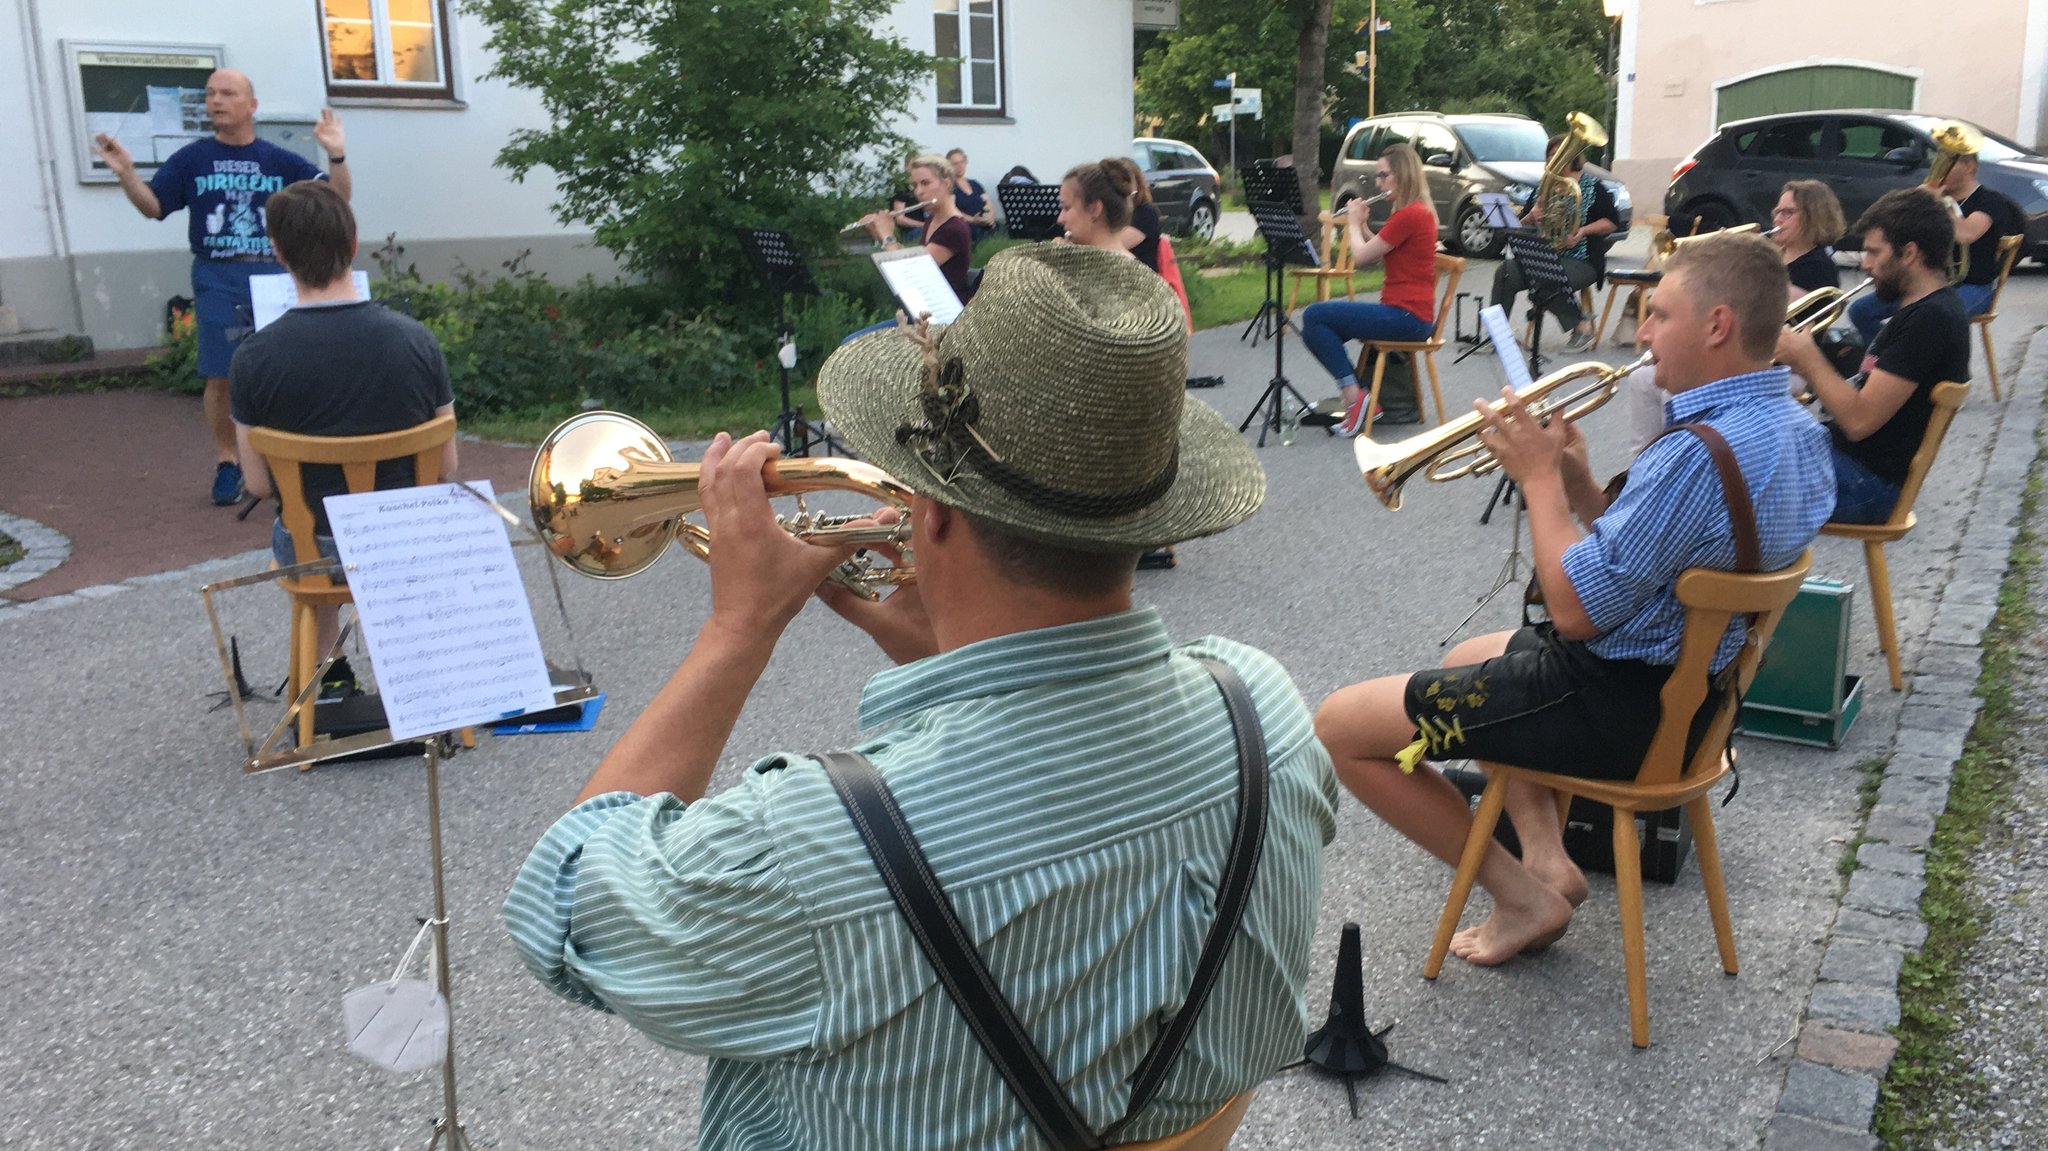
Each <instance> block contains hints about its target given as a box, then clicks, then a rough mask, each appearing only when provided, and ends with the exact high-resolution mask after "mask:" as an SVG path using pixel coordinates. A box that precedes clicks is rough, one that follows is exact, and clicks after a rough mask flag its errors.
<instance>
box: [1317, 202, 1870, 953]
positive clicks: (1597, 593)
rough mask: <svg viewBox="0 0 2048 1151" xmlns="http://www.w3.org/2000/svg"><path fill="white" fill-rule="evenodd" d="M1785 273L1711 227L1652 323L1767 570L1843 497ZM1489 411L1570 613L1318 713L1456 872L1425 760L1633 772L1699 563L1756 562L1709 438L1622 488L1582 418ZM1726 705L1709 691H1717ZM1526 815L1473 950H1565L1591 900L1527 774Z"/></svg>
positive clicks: (1733, 630) (1595, 773)
mask: <svg viewBox="0 0 2048 1151" xmlns="http://www.w3.org/2000/svg"><path fill="white" fill-rule="evenodd" d="M1785 282H1786V281H1785V270H1784V264H1783V261H1782V260H1781V259H1780V257H1779V256H1778V255H1777V254H1776V249H1775V247H1774V246H1773V245H1772V244H1771V243H1770V242H1769V241H1768V240H1764V239H1762V238H1760V237H1757V236H1744V235H1715V236H1708V237H1703V238H1701V239H1699V240H1697V241H1694V242H1690V243H1688V244H1686V245H1685V246H1684V247H1683V248H1682V249H1680V251H1679V252H1678V253H1676V254H1674V255H1673V256H1672V257H1671V259H1670V261H1669V262H1668V263H1666V265H1665V273H1664V278H1663V281H1662V282H1661V283H1660V284H1659V285H1658V287H1657V292H1656V295H1655V296H1654V297H1653V298H1652V299H1651V301H1650V316H1649V318H1648V319H1647V320H1645V321H1644V323H1643V338H1644V340H1645V341H1646V342H1647V343H1648V344H1649V345H1650V349H1651V351H1652V352H1654V353H1655V355H1656V362H1657V383H1658V386H1660V387H1662V388H1663V389H1664V390H1665V391H1666V392H1668V393H1670V398H1669V399H1668V400H1667V401H1666V404H1665V415H1666V417H1667V422H1668V423H1670V424H1674V425H1675V424H1683V423H1696V422H1703V423H1707V424H1710V425H1712V426H1713V428H1714V429H1715V430H1716V431H1718V432H1719V433H1720V434H1721V436H1722V438H1724V439H1725V440H1726V441H1727V442H1728V445H1729V447H1730V448H1732V449H1733V451H1734V455H1735V459H1736V463H1737V464H1738V466H1739V468H1740V470H1741V472H1742V475H1743V479H1744V481H1745V482H1746V483H1747V485H1748V487H1749V494H1750V500H1751V502H1752V504H1753V505H1754V507H1755V511H1756V526H1757V537H1758V541H1759V544H1760V550H1761V552H1762V566H1763V568H1764V569H1765V570H1771V569H1775V568H1780V567H1784V566H1785V565H1787V564H1789V563H1791V562H1792V561H1793V560H1794V559H1796V558H1797V557H1798V555H1799V553H1800V552H1801V551H1802V550H1804V549H1805V548H1806V546H1807V545H1808V544H1809V543H1810V542H1812V540H1813V537H1814V535H1815V534H1816V533H1817V532H1818V531H1819V529H1820V525H1821V524H1822V523H1824V522H1826V520H1827V518H1828V514H1829V512H1831V511H1832V510H1833V508H1834V498H1835V479H1834V469H1833V465H1832V462H1831V460H1830V457H1829V449H1828V437H1827V433H1826V432H1825V431H1824V430H1823V429H1822V428H1821V426H1820V425H1819V424H1818V423H1816V422H1815V421H1814V420H1813V419H1812V418H1811V417H1809V416H1808V415H1807V414H1806V413H1805V412H1804V411H1803V410H1802V409H1801V408H1800V407H1799V405H1798V403H1796V402H1795V401H1793V400H1792V399H1790V398H1789V397H1788V395H1787V382H1788V377H1787V374H1786V369H1784V368H1782V367H1773V366H1772V364H1771V359H1772V355H1773V353H1774V350H1775V348H1776V346H1777V338H1778V332H1779V330H1780V329H1781V328H1782V327H1783V326H1784V320H1785V291H1786V289H1785ZM1477 406H1478V408H1479V410H1480V411H1481V412H1482V413H1484V414H1485V417H1486V427H1485V428H1484V429H1483V430H1482V431H1481V433H1480V438H1481V439H1482V441H1483V442H1484V443H1485V444H1486V446H1487V447H1489V448H1491V449H1492V450H1493V451H1494V452H1495V453H1496V454H1497V455H1498V456H1499V458H1500V462H1501V466H1502V467H1503V468H1504V469H1505V470H1506V472H1507V474H1508V475H1509V476H1510V477H1511V478H1513V479H1514V481H1515V483H1516V484H1517V485H1518V486H1519V487H1520V488H1521V491H1522V496H1523V499H1524V501H1525V502H1526V506H1527V509H1528V516H1529V530H1530V536H1531V546H1532V548H1533V549H1534V552H1535V567H1536V578H1537V581H1538V582H1539V583H1540V584H1541V586H1542V591H1543V599H1544V603H1545V605H1546V606H1547V607H1548V609H1549V614H1550V620H1549V622H1546V623H1542V624H1538V625H1536V626H1534V627H1525V628H1522V629H1521V630H1519V631H1512V632H1499V633H1496V634H1493V635H1486V636H1479V637H1476V638H1474V639H1470V640H1467V641H1466V642H1464V643H1462V644H1459V645H1458V646H1457V647H1456V648H1454V649H1452V651H1451V653H1450V656H1449V658H1448V659H1447V660H1446V661H1445V667H1444V668H1443V669H1440V670H1434V671H1425V672H1418V673H1416V674H1414V675H1396V676H1388V677H1384V678H1381V679H1375V680H1369V681H1367V682H1365V683H1359V684H1353V685H1352V686H1350V687H1347V688H1344V689H1343V690H1341V691H1338V692H1336V693H1335V694H1333V695H1331V696H1330V698H1328V699H1327V700H1324V701H1323V705H1322V707H1321V708H1320V709H1319V710H1318V711H1317V713H1316V733H1317V735H1319V736H1320V737H1321V738H1322V740H1323V743H1324V744H1325V745H1326V746H1327V747H1328V748H1329V749H1330V754H1331V757H1332V758H1333V759H1334V760H1335V762H1336V767H1337V775H1338V778H1339V779H1341V780H1343V782H1344V784H1345V786H1347V787H1349V788H1350V789H1351V791H1352V793H1353V794H1355V795H1357V796H1358V798H1359V799H1360V800H1361V801H1363V802H1364V803H1365V805H1366V806H1367V807H1370V808H1371V809H1372V810H1373V811H1374V812H1375V813H1377V814H1378V815H1379V816H1380V818H1382V819H1384V820H1386V821H1387V822H1388V823H1389V824H1391V825H1392V826H1393V827H1394V829H1395V830H1397V831H1399V832H1400V833H1401V834H1403V835H1405V836H1407V837H1408V838H1409V839H1411V840H1413V841H1414V842H1416V843H1417V844H1419V845H1421V846H1422V847H1423V848H1425V849H1426V850H1428V851H1429V852H1430V853H1431V854H1433V855H1435V856H1436V857H1437V858H1438V859H1441V860H1443V861H1444V862H1445V863H1449V864H1453V865H1455V864H1456V863H1457V861H1458V856H1459V854H1460V852H1461V851H1462V850H1463V848H1464V845H1465V839H1466V836H1467V834H1468V833H1469V832H1470V830H1471V826H1472V818H1471V814H1470V812H1469V810H1468V809H1467V807H1466V802H1465V799H1464V797H1463V796H1462V795H1460V794H1459V792H1458V790H1457V788H1455V787H1454V786H1452V784H1451V783H1450V782H1449V781H1448V780H1446V779H1445V778H1444V777H1443V776H1442V775H1441V774H1439V773H1438V772H1436V771H1435V770H1432V769H1430V768H1428V767H1426V766H1420V765H1419V763H1418V761H1419V760H1423V759H1429V760H1444V759H1476V760H1481V761H1486V762H1494V763H1506V764H1512V765H1515V766H1518V767H1527V768H1531V769H1533V770H1538V771H1549V772H1557V773H1561V774H1567V775H1577V776H1582V777H1593V778H1620V779H1627V778H1633V777H1634V775H1635V773H1636V770H1637V768H1638V767H1639V766H1640V765H1641V762H1642V757H1643V754H1644V753H1645V752H1646V751H1647V750H1648V748H1649V743H1650V739H1651V737H1652V735H1653V734H1654V733H1655V731H1656V728H1657V722H1658V719H1659V717H1660V714H1661V706H1660V702H1659V693H1660V692H1661V691H1662V689H1663V686H1664V682H1665V680H1666V679H1668V678H1669V677H1670V675H1671V668H1672V665H1673V664H1674V663H1676V662H1677V659H1678V648H1679V641H1680V639H1681V638H1682V635H1683V631H1684V623H1685V610H1684V608H1683V606H1682V605H1680V604H1679V602H1678V599H1677V597H1676V595H1675V593H1674V589H1675V587H1676V584H1677V580H1678V576H1679V573H1681V572H1683V571H1684V570H1685V569H1687V568H1690V567H1708V568H1717V569H1721V570H1732V569H1734V567H1735V566H1736V562H1735V536H1734V530H1733V527H1732V525H1731V523H1730V521H1729V515H1728V510H1727V507H1726V505H1725V503H1724V502H1723V497H1722V488H1721V481H1720V476H1719V473H1718V471H1717V470H1716V468H1715V465H1714V461H1713V457H1712V455H1711V454H1710V452H1709V450H1708V448H1707V447H1706V445H1705V444H1704V443H1703V442H1702V441H1701V440H1699V439H1698V438H1697V437H1695V436H1692V435H1673V436H1666V437H1664V438H1662V439H1660V440H1657V441H1656V442H1654V443H1652V444H1651V445H1650V446H1649V447H1647V448H1645V449H1644V450H1643V452H1642V454H1641V455H1639V456H1637V457H1636V459H1635V462H1634V464H1633V465H1632V466H1631V467H1630V469H1629V478H1628V483H1627V486H1626V487H1625V488H1624V489H1623V490H1622V492H1621V493H1620V494H1619V495H1618V496H1615V497H1614V498H1613V500H1612V502H1611V503H1610V502H1609V500H1608V497H1607V495H1606V494H1605V493H1604V492H1603V490H1602V488H1601V485H1600V484H1599V483H1597V482H1596V481H1595V480H1594V479H1593V475H1592V472H1591V471H1590V470H1589V468H1588V466H1587V462H1586V445H1585V440H1584V439H1583V438H1582V437H1581V435H1580V433H1579V431H1578V429H1577V428H1576V427H1575V426H1573V425H1571V424H1569V423H1566V422H1565V421H1563V420H1553V421H1550V424H1549V426H1548V427H1545V426H1543V425H1542V424H1541V423H1540V422H1539V421H1537V420H1536V419H1533V418H1531V417H1530V415H1529V412H1528V409H1527V408H1526V407H1525V406H1524V405H1523V404H1522V403H1521V402H1520V401H1519V400H1517V399H1515V398H1514V397H1513V396H1512V394H1509V395H1507V396H1506V397H1505V399H1504V403H1503V405H1502V407H1501V409H1500V410H1499V411H1495V410H1494V409H1493V408H1492V407H1490V406H1488V405H1485V404H1479V405H1477ZM1580 525H1584V530H1583V531H1582V530H1581V526H1580ZM1745 626H1746V624H1745V623H1744V621H1741V620H1736V621H1734V622H1732V623H1731V624H1730V625H1729V630H1728V634H1727V635H1725V636H1724V637H1722V641H1721V645H1720V647H1719V649H1718V650H1717V651H1716V652H1715V657H1714V661H1713V667H1714V670H1716V671H1718V670H1720V668H1721V667H1722V666H1723V665H1725V664H1726V663H1727V662H1728V661H1729V660H1730V659H1733V658H1734V656H1735V653H1736V651H1737V650H1738V649H1739V648H1740V647H1741V643H1742V634H1743V628H1744V627H1745ZM1713 702H1714V697H1713V695H1712V693H1710V695H1709V703H1708V704H1707V705H1706V706H1709V707H1711V706H1713ZM1507 810H1508V814H1509V816H1510V817H1511V818H1512V819H1513V820H1514V825H1515V832H1516V834H1517V836H1519V837H1520V839H1521V843H1522V858H1521V859H1520V860H1517V859H1516V858H1515V857H1514V856H1512V855H1510V854H1508V852H1507V851H1506V850H1504V849H1503V848H1502V847H1501V846H1500V845H1499V844H1498V843H1495V844H1493V845H1491V847H1490V848H1489V849H1488V853H1487V857H1486V860H1485V862H1484V864H1482V865H1481V867H1480V871H1479V883H1480V885H1481V886H1482V887H1484V888H1486V890H1487V892H1488V893H1489V894H1490V895H1492V897H1493V914H1492V916H1491V917H1489V918H1488V919H1487V920H1486V922H1484V923H1482V924H1481V925H1480V926H1478V927H1476V928H1473V929H1470V930H1468V931H1464V932H1460V933H1459V934H1458V936H1457V937H1456V938H1455V939H1454V940H1453V942H1452V944H1451V950H1452V951H1454V952H1456V953H1457V954H1458V955H1460V956H1462V957H1463V958H1464V959H1466V960H1468V961H1470V962H1472V963H1477V964H1495V963H1501V962H1504V961H1506V960H1507V959H1510V958H1512V957H1514V956H1515V955H1518V954H1520V953H1522V952H1523V951H1525V950H1530V949H1534V948H1539V947H1542V946H1544V945H1546V944H1548V943H1550V942H1551V941H1553V940H1555V939H1556V938H1557V937H1558V936H1559V935H1561V934H1563V932H1564V929H1565V927H1566V925H1567V924H1569V923H1570V922H1571V917H1572V911H1573V909H1574V908H1575V907H1576V906H1577V905H1578V903H1579V902H1580V901H1581V900H1583V899H1584V898H1585V895H1586V880H1585V877H1584V876H1583V875H1581V874H1580V872H1579V869H1578V867H1577V865H1575V864H1573V863H1572V861H1571V859H1570V858H1569V857H1568V856H1566V855H1565V851H1564V841H1563V836H1562V829H1561V828H1560V827H1559V825H1558V819H1557V809H1556V806H1555V801H1554V797H1553V793H1551V792H1550V791H1548V790H1547V789H1543V788H1537V787H1534V786H1533V785H1523V784H1519V783H1518V784H1516V785H1515V786H1513V787H1511V788H1510V789H1509V793H1508V798H1507Z"/></svg>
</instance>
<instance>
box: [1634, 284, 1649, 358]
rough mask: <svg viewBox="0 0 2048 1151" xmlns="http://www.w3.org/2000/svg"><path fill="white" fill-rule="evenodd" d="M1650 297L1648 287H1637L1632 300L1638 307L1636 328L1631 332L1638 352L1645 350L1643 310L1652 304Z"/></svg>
mask: <svg viewBox="0 0 2048 1151" xmlns="http://www.w3.org/2000/svg"><path fill="white" fill-rule="evenodd" d="M1649 297H1650V293H1649V292H1648V291H1647V290H1646V289H1643V288H1637V289H1636V292H1635V299H1633V300H1632V301H1630V302H1631V303H1633V304H1634V305H1635V307H1636V330H1635V331H1634V332H1633V333H1632V334H1631V338H1633V339H1634V340H1635V345H1636V351H1638V352H1640V351H1642V350H1643V311H1644V309H1646V308H1648V307H1649V306H1650V298H1649Z"/></svg>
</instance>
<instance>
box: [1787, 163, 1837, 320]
mask: <svg viewBox="0 0 2048 1151" xmlns="http://www.w3.org/2000/svg"><path fill="white" fill-rule="evenodd" d="M1771 224H1772V226H1773V227H1775V228H1776V229H1777V231H1775V232H1773V233H1772V234H1771V239H1773V240H1775V241H1777V244H1778V250H1779V251H1780V252H1782V253H1783V254H1784V257H1785V275H1786V276H1787V277H1789V278H1790V279H1791V281H1792V283H1791V288H1790V292H1791V296H1790V299H1793V300H1796V299H1798V298H1799V297H1801V296H1804V295H1805V294H1807V293H1808V292H1811V291H1814V290H1815V289H1818V288H1839V287H1841V286H1842V273H1841V270H1840V269H1838V268H1836V267H1835V252H1834V249H1833V248H1831V247H1829V245H1831V244H1833V243H1834V242H1835V241H1836V240H1839V239H1841V238H1842V232H1843V229H1844V228H1845V227H1846V224H1845V223H1844V221H1843V219H1842V204H1841V201H1839V200H1837V199H1835V194H1834V192H1832V191H1830V190H1829V189H1828V186H1827V185H1826V184H1823V183H1821V182H1820V181H1819V180H1794V181H1792V182H1791V183H1789V184H1787V185H1785V188H1784V190H1783V191H1782V192H1779V193H1778V206H1777V207H1776V208H1774V209H1772V210H1771Z"/></svg>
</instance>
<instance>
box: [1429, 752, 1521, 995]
mask: <svg viewBox="0 0 2048 1151" xmlns="http://www.w3.org/2000/svg"><path fill="white" fill-rule="evenodd" d="M1507 799H1508V778H1507V776H1505V775H1502V774H1501V773H1499V772H1495V773H1494V774H1493V778H1491V779H1489V780H1487V781H1486V790H1485V791H1483V792H1480V793H1479V810H1478V811H1475V812H1473V813H1472V833H1471V834H1470V835H1467V836H1466V837H1465V851H1464V853H1463V854H1461V855H1459V856H1458V873H1457V875H1455V876H1453V877H1452V879H1451V893H1450V894H1449V895H1447V896H1445V897H1444V913H1443V915H1442V916H1441V917H1440V918H1438V919H1437V921H1436V939H1435V940H1434V941H1433V942H1431V943H1430V945H1429V958H1428V959H1426V960H1424V961H1423V963H1422V977H1423V978H1424V979H1435V978H1436V977H1437V975H1438V973H1439V972H1441V971H1443V969H1444V956H1445V955H1448V954H1450V950H1451V936H1453V935H1456V934H1457V933H1458V920H1459V919H1460V918H1461V917H1463V916H1464V914H1465V901H1466V900H1468V899H1470V898H1472V884H1473V883H1474V882H1476V881H1477V880H1478V879H1479V865H1480V863H1482V862H1483V861H1485V859H1486V851H1487V847H1488V846H1489V845H1490V844H1491V843H1492V842H1493V827H1494V824H1496V823H1499V822H1500V810H1501V808H1502V807H1503V806H1504V805H1505V804H1506V803H1507Z"/></svg>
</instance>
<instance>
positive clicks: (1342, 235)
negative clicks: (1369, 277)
mask: <svg viewBox="0 0 2048 1151" xmlns="http://www.w3.org/2000/svg"><path fill="white" fill-rule="evenodd" d="M1322 221H1323V235H1322V242H1321V243H1319V244H1318V245H1317V246H1316V252H1317V254H1318V255H1320V256H1321V257H1322V260H1323V266H1322V267H1320V268H1289V269H1288V270H1287V272H1288V278H1289V280H1290V282H1291V286H1290V287H1289V288H1288V290H1287V310H1288V311H1289V312H1290V313H1291V312H1293V311H1294V309H1295V307H1296V306H1297V305H1299V304H1300V302H1301V285H1302V284H1303V282H1305V281H1310V280H1313V281H1314V282H1315V285H1316V302H1317V303H1321V302H1323V301H1324V300H1327V299H1329V298H1330V282H1331V281H1332V280H1342V281H1344V298H1345V299H1347V300H1355V299H1357V298H1358V292H1357V289H1356V287H1355V285H1354V283H1353V276H1354V273H1355V269H1354V268H1353V267H1352V265H1351V231H1350V229H1348V228H1346V227H1345V226H1344V217H1343V216H1342V215H1341V214H1333V213H1329V212H1325V213H1323V214H1322Z"/></svg>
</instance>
